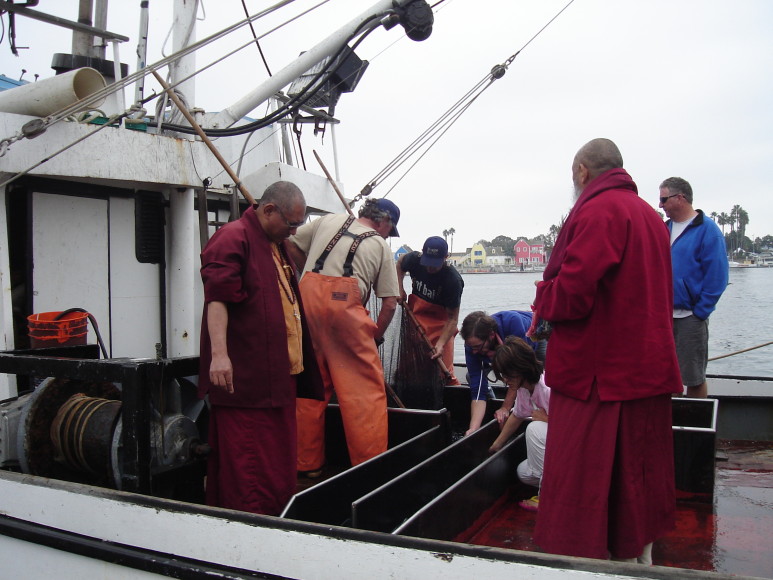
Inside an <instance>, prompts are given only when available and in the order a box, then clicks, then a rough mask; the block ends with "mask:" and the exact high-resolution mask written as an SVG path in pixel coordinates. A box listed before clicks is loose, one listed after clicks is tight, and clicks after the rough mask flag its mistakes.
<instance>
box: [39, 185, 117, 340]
mask: <svg viewBox="0 0 773 580" xmlns="http://www.w3.org/2000/svg"><path fill="white" fill-rule="evenodd" d="M32 196H33V197H32V216H33V219H32V259H33V296H32V305H33V310H32V311H33V313H40V312H57V311H61V310H66V309H68V308H84V309H86V310H88V311H89V312H90V313H91V314H92V315H93V316H94V317H95V318H96V320H97V323H98V324H99V330H100V333H101V334H102V338H103V340H104V341H105V344H106V345H108V339H109V337H110V330H111V329H110V285H109V280H108V276H107V272H108V264H109V254H108V250H109V248H108V242H109V240H108V202H107V200H104V199H92V198H85V197H75V196H69V195H56V194H49V193H33V194H32ZM88 342H89V343H90V344H94V343H96V335H95V333H94V330H93V329H92V328H91V325H90V324H89V333H88ZM108 348H109V347H108Z"/></svg>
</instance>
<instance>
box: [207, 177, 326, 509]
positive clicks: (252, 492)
mask: <svg viewBox="0 0 773 580" xmlns="http://www.w3.org/2000/svg"><path fill="white" fill-rule="evenodd" d="M305 217H306V202H305V200H304V198H303V194H302V193H301V191H300V190H299V189H298V188H297V187H296V186H295V185H293V184H292V183H289V182H286V181H279V182H276V183H274V184H272V185H270V186H269V187H268V188H267V189H266V191H265V192H264V194H263V197H262V199H261V200H260V203H259V204H257V205H256V206H255V207H252V208H250V209H248V210H247V211H246V212H244V215H243V216H242V217H241V219H239V220H237V221H234V222H231V223H229V224H227V225H225V226H223V227H222V228H220V229H219V230H218V231H217V232H216V233H215V234H214V235H213V236H212V239H210V241H209V243H208V244H207V245H206V247H205V248H204V250H203V251H202V253H201V263H202V266H201V278H202V280H203V282H204V302H205V304H204V315H203V320H202V324H201V365H200V371H199V396H200V397H204V396H205V395H207V394H208V395H209V402H210V406H211V408H210V424H209V444H210V447H211V448H212V452H211V454H210V456H209V458H208V465H207V490H206V491H207V494H206V499H207V504H209V505H214V506H219V507H225V508H230V509H236V510H242V511H248V512H253V513H258V514H268V515H279V514H280V513H281V512H282V510H283V509H284V507H285V505H286V504H287V502H288V501H289V500H290V498H291V497H292V495H293V494H294V493H295V488H296V481H297V473H296V454H297V444H296V421H295V403H296V401H295V400H296V395H297V396H298V397H306V398H317V399H321V398H322V397H323V392H324V391H323V384H322V378H321V375H320V373H319V368H318V366H317V362H316V358H315V357H314V351H313V347H312V344H311V337H310V336H309V331H308V327H307V326H306V319H305V316H304V312H303V304H302V303H301V299H300V293H299V291H298V282H297V279H296V276H295V266H294V264H293V263H292V262H291V261H290V258H289V256H288V254H287V250H286V249H285V243H286V242H285V240H286V239H287V238H288V237H289V236H290V234H292V233H294V232H295V230H296V228H297V227H298V226H299V225H301V224H302V223H303V222H304V220H305Z"/></svg>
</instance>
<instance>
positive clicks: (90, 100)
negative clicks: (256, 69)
mask: <svg viewBox="0 0 773 580" xmlns="http://www.w3.org/2000/svg"><path fill="white" fill-rule="evenodd" d="M294 1H295V0H282V1H280V2H277V3H276V4H274V5H273V6H270V7H269V8H266V9H264V10H261V11H260V12H257V13H255V14H254V15H252V16H250V17H248V18H245V19H243V20H240V21H239V22H237V23H236V24H232V25H231V26H229V27H227V28H224V29H223V30H221V31H219V32H216V33H214V34H212V35H210V36H208V37H206V38H204V39H202V40H200V41H198V42H195V43H193V44H191V45H189V46H186V47H185V48H183V49H181V50H179V51H178V52H176V53H174V54H172V55H170V56H168V57H165V58H162V59H161V60H159V61H158V62H156V63H154V64H151V65H147V66H145V67H144V68H142V69H140V70H138V71H136V72H134V73H132V74H129V75H127V76H125V77H123V78H122V79H116V81H115V82H114V83H113V84H111V85H108V86H107V87H105V88H103V89H101V90H99V91H97V92H95V93H93V94H92V95H89V96H88V97H84V98H83V99H81V100H80V101H78V102H76V103H73V104H72V105H69V106H67V107H64V108H62V109H60V110H59V111H57V112H55V113H53V114H51V115H49V116H47V117H45V118H44V119H42V123H43V128H44V129H45V128H48V127H50V126H52V125H54V124H55V123H58V122H59V121H61V120H63V119H66V118H67V117H69V116H70V115H72V114H74V113H77V112H78V111H79V110H81V109H82V108H83V107H87V106H91V105H93V104H94V103H96V102H97V101H99V100H101V99H103V98H105V97H107V96H109V95H111V94H113V93H114V92H117V91H119V90H123V89H124V88H125V87H127V86H128V85H130V84H133V83H134V82H136V81H137V80H138V79H140V78H142V77H144V76H146V75H148V74H151V73H152V72H154V71H156V70H158V69H161V68H163V67H164V66H168V65H171V64H172V63H174V62H176V61H177V60H179V59H180V58H182V57H184V56H187V55H188V54H190V53H192V52H195V51H196V50H198V49H200V48H203V47H205V46H207V45H209V44H211V43H213V42H215V41H216V40H219V39H221V38H224V37H225V36H227V35H229V34H231V33H232V32H235V31H236V30H239V29H240V28H242V27H243V26H245V25H247V24H248V23H251V22H252V21H253V20H258V19H260V18H262V17H264V16H267V15H268V14H271V13H273V12H275V11H276V10H279V9H280V8H283V7H284V6H286V5H288V4H291V3H292V2H294ZM327 2H329V0H322V1H321V2H320V3H319V4H317V5H316V6H314V7H312V8H310V9H309V10H307V11H306V12H304V13H302V14H301V15H299V16H297V17H296V18H298V17H300V16H302V15H303V14H306V13H308V12H310V11H312V10H314V9H316V8H318V7H319V6H321V5H322V4H325V3H327ZM293 20H295V18H293V19H291V20H289V21H287V22H286V23H283V24H280V25H278V26H276V27H275V28H273V29H272V30H270V31H269V32H267V33H266V34H270V33H272V32H274V31H276V30H278V29H279V28H281V27H282V26H284V25H285V24H287V23H289V22H292V21H293ZM251 44H252V41H250V42H249V43H247V44H246V45H245V46H249V45H251ZM242 48H243V47H242ZM239 50H240V49H239ZM231 54H233V53H229V54H227V55H226V57H224V58H227V57H228V56H230V55H231ZM221 60H222V59H218V60H216V61H215V62H214V63H212V64H210V65H208V66H207V67H204V68H202V69H200V70H199V71H197V72H195V73H193V74H192V75H190V76H188V77H186V78H184V79H182V80H181V81H180V82H179V83H177V84H176V85H174V86H173V88H174V87H176V86H177V85H179V84H180V83H183V82H185V81H187V80H189V79H190V78H191V77H192V76H194V75H195V74H198V72H201V71H203V70H206V69H207V68H209V67H210V66H212V65H213V64H216V63H218V62H220V61H221ZM160 94H165V93H159V95H160ZM159 95H152V96H150V97H148V98H146V99H144V100H143V101H142V104H144V103H146V102H148V101H150V100H153V99H155V98H157V97H158V96H159ZM127 114H129V113H124V115H127ZM24 137H25V135H23V134H17V135H16V136H14V137H11V138H6V139H3V140H2V141H0V143H2V146H3V147H4V148H5V149H7V148H8V146H9V145H10V144H11V143H13V142H14V141H18V140H20V139H22V138H24ZM79 141H80V140H79ZM79 141H76V142H79ZM4 152H5V151H0V153H4ZM60 152H61V151H60ZM57 154H58V153H57ZM50 158H51V157H49V158H48V159H50ZM48 159H46V160H45V161H47V160H48ZM38 165H40V164H37V165H35V166H33V167H32V168H30V169H33V168H34V167H37V166H38ZM27 171H29V170H27ZM25 173H26V172H22V173H21V174H19V176H21V175H23V174H25ZM14 179H16V178H14ZM7 183H9V181H6V182H5V183H3V185H5V184H7Z"/></svg>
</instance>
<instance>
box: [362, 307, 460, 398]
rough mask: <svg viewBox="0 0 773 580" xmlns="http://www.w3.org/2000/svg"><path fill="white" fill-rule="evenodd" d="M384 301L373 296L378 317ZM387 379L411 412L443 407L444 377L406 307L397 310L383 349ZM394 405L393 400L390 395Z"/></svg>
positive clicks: (374, 313) (385, 334)
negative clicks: (412, 410) (431, 357)
mask: <svg viewBox="0 0 773 580" xmlns="http://www.w3.org/2000/svg"><path fill="white" fill-rule="evenodd" d="M380 306H381V301H380V300H379V299H377V298H374V297H373V296H371V299H370V303H369V310H370V313H371V316H372V317H373V319H374V320H376V319H377V318H378V312H379V310H380ZM379 354H380V355H381V362H382V364H383V366H384V377H385V378H386V382H387V384H388V385H389V386H390V387H391V388H392V390H393V391H394V393H395V394H396V395H397V397H398V398H399V399H400V401H402V403H403V404H404V405H405V406H406V407H407V408H409V409H441V408H443V388H444V386H445V378H444V377H443V375H442V373H441V371H440V369H439V368H438V364H437V362H436V361H434V360H432V359H430V347H429V345H428V344H427V343H426V341H425V340H424V338H423V337H422V335H421V334H420V333H419V331H418V330H417V329H416V326H415V324H414V323H413V320H412V319H411V318H410V316H409V315H408V313H407V312H406V311H405V309H404V308H403V307H402V306H398V307H397V312H395V315H394V317H393V318H392V322H391V323H390V325H389V328H387V331H386V332H385V333H384V344H383V345H382V346H381V347H380V348H379ZM387 398H388V399H389V400H390V406H394V404H393V403H394V401H392V399H393V397H391V395H389V394H388V395H387Z"/></svg>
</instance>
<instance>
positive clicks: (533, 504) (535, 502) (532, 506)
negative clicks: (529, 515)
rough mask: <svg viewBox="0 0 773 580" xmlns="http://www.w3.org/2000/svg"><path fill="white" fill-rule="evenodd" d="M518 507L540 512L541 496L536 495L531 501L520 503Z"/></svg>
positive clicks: (526, 500)
mask: <svg viewBox="0 0 773 580" xmlns="http://www.w3.org/2000/svg"><path fill="white" fill-rule="evenodd" d="M518 506H519V507H521V508H523V509H525V510H526V511H530V512H536V511H538V510H539V496H538V495H535V496H534V497H531V498H529V499H525V500H523V501H519V502H518Z"/></svg>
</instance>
